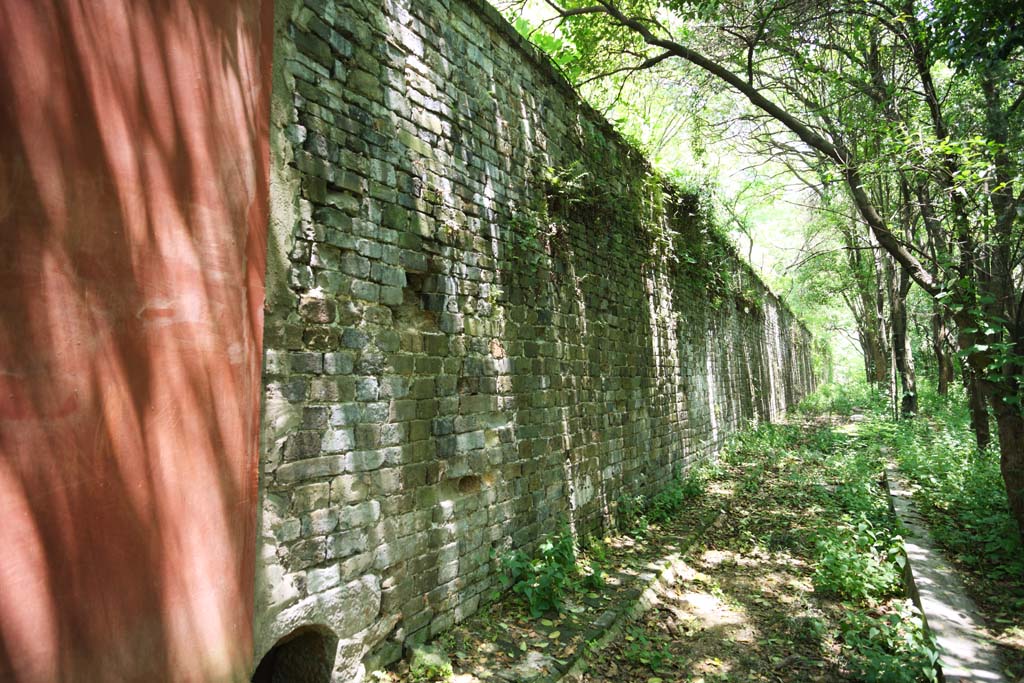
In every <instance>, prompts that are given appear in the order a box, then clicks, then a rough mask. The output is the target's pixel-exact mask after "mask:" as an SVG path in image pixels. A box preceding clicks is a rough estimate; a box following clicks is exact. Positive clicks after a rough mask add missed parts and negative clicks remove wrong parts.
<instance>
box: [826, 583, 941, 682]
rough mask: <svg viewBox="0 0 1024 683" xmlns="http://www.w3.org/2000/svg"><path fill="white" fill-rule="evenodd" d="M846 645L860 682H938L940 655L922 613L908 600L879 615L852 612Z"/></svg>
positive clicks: (847, 623) (844, 629) (844, 633)
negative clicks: (937, 662)
mask: <svg viewBox="0 0 1024 683" xmlns="http://www.w3.org/2000/svg"><path fill="white" fill-rule="evenodd" d="M841 629H842V638H843V646H844V648H845V649H846V651H847V654H848V656H849V658H850V665H851V668H852V669H853V673H854V675H855V676H856V679H857V680H858V681H864V682H865V683H917V682H918V681H921V680H925V681H932V682H934V681H937V680H938V679H937V674H936V671H935V662H936V660H937V659H938V652H937V650H936V647H935V644H934V643H933V642H932V639H931V637H930V636H929V635H928V633H927V631H926V630H925V627H924V622H923V620H922V619H921V616H920V613H918V611H917V609H916V608H915V607H914V606H913V604H912V603H911V602H910V601H909V600H907V601H905V602H902V603H896V609H895V610H894V611H891V612H889V613H887V614H883V615H877V614H872V613H867V612H863V611H860V610H851V611H850V612H848V613H847V615H846V617H845V618H844V619H843V623H842V625H841Z"/></svg>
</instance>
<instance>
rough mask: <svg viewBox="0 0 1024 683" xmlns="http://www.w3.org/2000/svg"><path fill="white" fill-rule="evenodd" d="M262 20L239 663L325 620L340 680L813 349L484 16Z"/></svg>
mask: <svg viewBox="0 0 1024 683" xmlns="http://www.w3.org/2000/svg"><path fill="white" fill-rule="evenodd" d="M278 6H279V9H278V17H277V31H278V35H277V44H276V56H275V84H274V90H275V94H274V103H273V121H272V132H271V135H272V141H273V144H272V146H273V148H274V159H273V164H272V166H273V171H272V173H273V177H272V214H273V219H272V226H271V227H272V235H271V242H270V254H269V262H270V265H269V271H268V283H267V291H268V304H267V316H266V330H265V340H266V341H265V345H266V363H265V390H266V396H265V405H264V419H263V425H264V435H263V456H262V457H263V462H262V467H261V483H260V486H261V492H262V500H263V506H262V518H261V529H262V538H261V541H260V543H261V545H260V548H261V550H260V553H261V556H260V562H261V565H260V567H259V568H258V579H257V580H258V585H257V606H256V642H257V653H256V654H257V657H259V656H261V655H262V654H263V653H264V652H266V651H267V650H268V649H269V648H270V647H271V646H273V645H274V643H275V642H277V641H278V640H279V639H281V638H282V637H286V636H287V635H288V634H289V633H291V632H293V631H294V630H295V629H297V628H300V627H303V626H310V627H318V628H326V629H328V630H329V631H330V632H331V633H332V634H333V636H334V637H336V638H338V656H337V660H336V661H335V663H334V667H335V677H336V678H337V679H338V680H345V681H348V680H354V679H358V678H359V676H360V675H361V673H360V672H361V667H362V664H361V662H362V660H363V658H364V657H366V656H369V657H370V658H371V659H373V660H374V661H378V662H379V661H382V660H387V659H389V658H392V657H394V656H397V655H398V654H399V653H400V652H401V647H402V645H403V644H406V643H410V642H417V641H421V640H424V639H426V638H428V637H430V636H431V635H434V634H436V633H438V632H439V631H441V630H443V629H445V628H447V627H449V626H451V625H452V624H453V623H455V622H457V621H459V620H461V619H463V618H465V617H466V616H468V615H469V614H471V613H472V612H474V611H475V610H476V609H478V608H479V606H480V604H481V602H482V601H485V600H486V599H487V598H486V596H488V595H489V594H490V593H491V591H492V590H493V589H494V588H495V587H496V585H497V576H496V574H495V571H494V569H495V568H494V565H493V562H492V560H491V551H492V550H497V551H499V552H501V551H503V550H505V549H508V548H510V547H520V546H525V545H529V544H530V543H531V542H533V541H535V540H536V539H537V538H538V537H539V536H540V535H542V534H543V533H546V532H550V531H553V530H555V529H556V528H557V526H558V524H559V521H560V520H563V519H564V520H568V521H569V522H570V523H571V524H572V525H573V528H574V529H575V530H576V531H577V532H581V533H582V532H586V531H588V530H594V529H598V528H600V527H602V526H604V525H607V524H608V523H609V522H610V520H611V517H612V515H613V514H614V509H615V505H616V501H617V500H618V499H619V498H620V497H621V496H623V495H633V494H637V493H651V492H654V491H656V490H657V489H658V487H659V484H660V483H663V482H664V481H666V479H667V477H669V476H671V474H672V473H673V471H675V470H678V469H681V468H684V467H686V466H687V465H689V464H690V463H692V462H693V461H695V460H697V459H700V458H704V457H707V456H709V455H710V454H712V453H713V452H714V451H715V450H716V449H717V448H718V447H719V446H720V445H721V443H722V440H723V438H724V437H725V435H726V434H728V433H729V432H730V431H732V430H735V429H736V428H738V427H739V426H741V425H742V424H744V423H745V422H747V421H749V420H751V419H757V420H768V419H771V418H772V417H774V416H776V415H778V414H779V412H780V411H782V410H784V409H785V408H786V407H787V406H789V405H792V404H793V403H794V402H795V401H796V400H798V399H799V398H800V397H801V396H802V395H803V394H804V393H806V392H807V391H808V390H809V388H810V387H811V384H812V383H813V379H812V376H811V371H810V357H809V341H810V339H809V336H808V334H807V333H806V331H805V330H804V329H803V328H802V327H801V326H800V325H799V324H798V323H797V321H795V320H794V318H793V317H792V315H791V314H790V313H789V312H788V311H787V310H786V308H785V307H784V306H783V305H781V304H780V302H779V301H778V300H777V299H775V298H774V297H773V296H772V295H771V294H770V293H768V292H767V291H766V290H765V288H764V287H763V286H762V285H761V284H760V282H759V281H757V279H756V278H755V277H754V276H753V275H752V274H751V272H750V270H749V268H747V267H746V266H745V265H743V264H742V263H740V262H739V261H738V260H737V259H736V258H735V257H732V256H730V255H728V254H726V253H725V252H723V250H722V248H721V246H720V245H718V243H717V242H714V241H711V242H709V241H708V239H707V237H706V236H705V235H704V234H703V231H702V226H703V225H704V224H703V223H702V220H701V219H700V217H699V216H696V215H695V214H699V213H700V211H699V210H698V209H699V207H696V206H694V204H693V201H692V200H688V199H686V198H683V199H681V200H676V199H673V198H672V197H669V196H665V195H664V193H663V191H662V189H661V187H660V186H659V185H657V184H656V183H654V182H652V180H651V177H650V174H649V169H648V167H647V165H646V164H645V162H644V161H643V160H642V159H641V158H639V157H638V155H636V154H635V153H634V152H632V151H631V150H630V149H629V148H628V147H626V146H625V145H624V144H623V143H622V142H621V141H620V140H619V139H618V137H617V136H616V135H615V134H614V133H612V132H611V130H610V129H609V127H608V125H607V124H606V123H605V122H603V121H602V120H601V119H600V118H599V117H598V116H597V115H596V114H594V113H593V112H591V111H590V110H589V109H588V108H587V107H585V106H584V105H582V104H581V103H579V101H578V100H577V99H576V98H575V96H574V95H573V94H572V91H571V89H570V88H569V87H568V86H567V85H566V84H565V83H564V81H562V80H560V78H559V77H558V76H557V75H556V74H554V73H553V71H552V69H551V68H550V67H548V66H547V64H546V63H544V62H543V61H542V60H540V59H538V58H537V57H536V56H535V54H534V53H533V52H532V49H531V48H529V46H526V45H524V43H523V42H522V41H521V40H520V39H519V37H518V36H517V35H516V34H515V32H514V31H513V30H512V29H511V28H510V27H508V25H507V24H505V23H504V22H503V20H502V19H501V18H500V16H498V15H497V13H496V12H495V11H494V10H493V9H492V8H490V7H489V6H487V5H485V4H484V3H483V2H481V0H450V1H449V2H437V1H430V0H391V1H385V2H383V3H378V2H364V0H337V1H336V2H332V1H330V0H305V3H304V4H303V3H300V2H294V3H292V4H289V3H288V2H283V3H278ZM714 259H718V260H717V261H716V260H714ZM719 262H721V264H722V265H720V264H719ZM723 270H724V271H725V272H727V274H728V280H729V282H728V284H723V283H722V282H720V281H719V280H718V278H717V276H718V274H719V272H720V271H723Z"/></svg>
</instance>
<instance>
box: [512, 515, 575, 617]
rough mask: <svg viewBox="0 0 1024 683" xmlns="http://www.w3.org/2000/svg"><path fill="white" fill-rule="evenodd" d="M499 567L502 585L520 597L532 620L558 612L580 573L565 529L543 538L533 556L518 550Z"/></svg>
mask: <svg viewBox="0 0 1024 683" xmlns="http://www.w3.org/2000/svg"><path fill="white" fill-rule="evenodd" d="M502 566H503V569H504V570H505V573H504V574H502V577H501V580H502V583H503V585H504V586H505V588H509V587H511V588H512V591H513V592H514V593H517V594H518V595H521V596H523V598H524V599H525V600H526V604H527V606H528V607H529V609H530V614H531V615H533V616H534V617H539V616H541V615H542V614H544V613H545V612H548V611H556V612H557V611H560V610H561V608H562V601H563V599H564V597H565V594H566V593H567V592H568V591H569V590H571V589H572V587H573V584H574V580H575V578H576V575H577V574H578V571H579V570H578V568H577V566H576V547H575V545H574V543H573V540H572V535H571V534H570V533H569V530H568V529H563V530H562V531H561V532H559V533H558V534H556V535H554V536H548V537H546V538H544V539H543V540H542V541H541V543H540V545H539V546H538V547H537V555H536V556H535V557H533V558H530V557H528V556H527V555H526V554H525V553H523V552H522V551H519V550H517V551H515V552H513V553H511V554H509V555H507V556H505V557H504V558H502Z"/></svg>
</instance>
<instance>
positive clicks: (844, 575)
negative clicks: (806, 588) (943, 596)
mask: <svg viewBox="0 0 1024 683" xmlns="http://www.w3.org/2000/svg"><path fill="white" fill-rule="evenodd" d="M818 533H819V540H818V543H817V550H818V562H817V564H816V566H815V570H814V577H813V580H814V587H815V589H816V590H819V591H821V592H823V593H829V594H833V595H838V596H839V597H842V598H846V599H849V600H854V601H856V602H858V603H862V604H873V603H875V602H877V601H878V600H881V599H883V598H886V597H890V596H892V595H895V594H896V593H898V592H899V590H900V587H901V585H902V571H903V566H904V564H905V562H906V560H905V558H904V557H903V553H902V548H903V542H902V539H901V538H900V537H899V536H896V535H893V534H892V533H891V532H889V531H888V530H887V529H885V528H884V527H882V528H880V527H876V526H875V524H874V523H872V522H871V520H870V519H869V518H868V517H867V516H866V515H865V514H864V513H861V514H860V516H858V517H857V518H854V519H851V518H849V517H846V518H845V519H844V520H843V521H842V522H840V523H839V524H838V525H829V526H824V527H822V528H821V529H819V532H818Z"/></svg>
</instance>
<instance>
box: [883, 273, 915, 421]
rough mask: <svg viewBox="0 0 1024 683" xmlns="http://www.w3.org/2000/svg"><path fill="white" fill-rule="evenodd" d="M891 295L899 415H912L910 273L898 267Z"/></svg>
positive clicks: (912, 361)
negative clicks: (908, 300)
mask: <svg viewBox="0 0 1024 683" xmlns="http://www.w3.org/2000/svg"><path fill="white" fill-rule="evenodd" d="M890 291H891V292H892V297H891V299H890V301H889V309H890V310H891V311H892V352H893V358H894V359H895V361H896V370H897V372H899V376H900V387H901V389H902V390H903V395H902V396H901V397H900V402H899V403H900V415H901V416H902V417H913V416H914V415H916V414H917V374H916V372H915V371H914V352H913V349H912V348H911V346H910V335H909V334H908V330H907V294H908V293H909V291H910V273H909V272H907V269H906V268H900V273H899V278H898V280H897V282H895V283H893V287H892V289H891V290H890Z"/></svg>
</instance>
